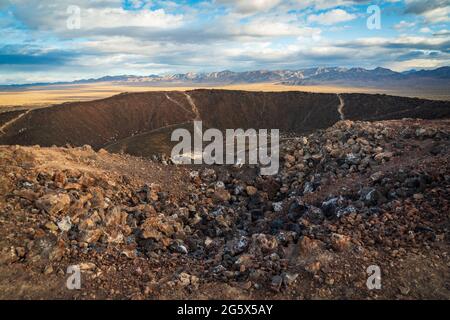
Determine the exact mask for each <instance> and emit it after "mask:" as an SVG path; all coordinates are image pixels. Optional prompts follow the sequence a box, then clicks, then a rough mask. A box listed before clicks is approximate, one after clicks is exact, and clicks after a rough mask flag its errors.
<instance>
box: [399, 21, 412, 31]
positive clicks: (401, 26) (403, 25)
mask: <svg viewBox="0 0 450 320" xmlns="http://www.w3.org/2000/svg"><path fill="white" fill-rule="evenodd" d="M415 25H416V23H415V22H407V21H405V20H402V21H400V22H399V23H397V24H396V25H394V28H395V29H397V30H401V29H409V28H412V27H414V26H415Z"/></svg>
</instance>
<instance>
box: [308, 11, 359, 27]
mask: <svg viewBox="0 0 450 320" xmlns="http://www.w3.org/2000/svg"><path fill="white" fill-rule="evenodd" d="M356 18H357V16H356V15H355V14H351V13H348V12H347V11H345V10H342V9H334V10H330V11H327V12H324V13H321V14H318V15H314V14H313V15H310V16H308V22H310V23H314V22H315V23H317V24H322V25H333V24H337V23H341V22H346V21H350V20H354V19H356Z"/></svg>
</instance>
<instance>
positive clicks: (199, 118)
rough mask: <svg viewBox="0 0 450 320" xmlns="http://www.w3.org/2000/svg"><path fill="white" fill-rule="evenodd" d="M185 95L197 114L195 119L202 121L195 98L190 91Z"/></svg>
mask: <svg viewBox="0 0 450 320" xmlns="http://www.w3.org/2000/svg"><path fill="white" fill-rule="evenodd" d="M184 95H185V96H186V98H187V100H188V102H189V104H190V105H191V107H192V112H193V113H194V114H195V119H194V120H196V121H200V120H201V117H200V112H199V111H198V109H197V106H196V105H195V102H194V100H193V99H192V97H191V96H190V95H189V94H188V93H186V92H184Z"/></svg>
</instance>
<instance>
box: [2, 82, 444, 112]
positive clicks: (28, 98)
mask: <svg viewBox="0 0 450 320" xmlns="http://www.w3.org/2000/svg"><path fill="white" fill-rule="evenodd" d="M193 89H228V90H246V91H272V92H280V91H307V92H321V93H384V94H391V95H398V96H412V97H421V98H430V99H442V100H449V99H450V96H448V95H442V94H438V93H417V92H414V91H411V92H408V91H405V90H402V91H399V90H386V89H374V88H363V87H357V88H356V87H338V86H288V85H279V84H274V83H255V84H235V85H224V86H214V85H195V86H176V85H175V86H148V85H143V84H139V85H136V84H135V85H133V84H129V85H123V84H114V83H109V82H104V83H96V84H77V85H54V86H42V87H29V88H26V89H18V90H15V91H0V108H2V107H3V108H4V107H17V106H26V107H45V106H48V105H52V104H58V103H63V102H70V101H88V100H95V99H101V98H106V97H110V96H113V95H116V94H119V93H122V92H142V91H174V90H178V91H186V90H193Z"/></svg>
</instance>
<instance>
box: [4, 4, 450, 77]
mask: <svg viewBox="0 0 450 320" xmlns="http://www.w3.org/2000/svg"><path fill="white" fill-rule="evenodd" d="M74 5H75V6H76V7H75V9H74V7H73V6H74ZM373 5H376V6H378V7H379V8H380V19H381V28H380V29H369V28H368V27H367V19H368V18H369V16H370V14H369V13H367V9H368V7H369V6H373ZM74 21H75V22H76V23H75V24H74ZM78 22H79V28H78V25H77V23H78ZM74 26H75V28H74ZM0 30H1V32H0V34H1V38H0V39H1V42H0V84H10V83H29V82H48V81H70V80H75V79H81V78H92V77H101V76H104V75H119V74H134V75H149V74H167V73H185V72H210V71H221V70H225V69H228V70H233V71H244V70H256V69H270V70H276V69H301V68H307V67H316V66H342V67H353V66H358V67H365V68H375V67H378V66H381V67H387V68H391V69H394V70H397V71H403V70H409V69H429V68H436V67H440V66H445V65H450V63H449V62H450V6H449V0H428V1H422V0H389V1H376V0H373V1H366V0H317V1H313V0H245V1H240V0H184V1H183V0H180V1H170V0H169V1H160V0H77V1H74V0H58V1H42V0H0Z"/></svg>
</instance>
